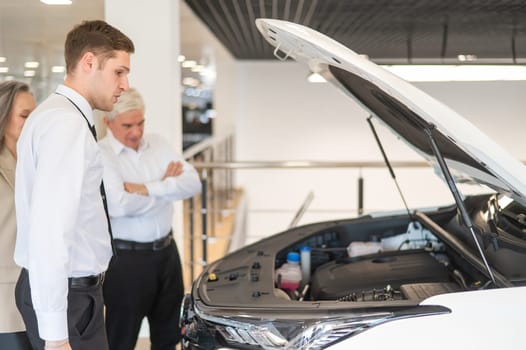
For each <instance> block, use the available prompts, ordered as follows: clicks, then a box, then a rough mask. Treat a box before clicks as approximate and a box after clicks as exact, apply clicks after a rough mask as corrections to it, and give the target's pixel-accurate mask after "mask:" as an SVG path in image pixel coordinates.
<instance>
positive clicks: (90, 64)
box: [80, 51, 97, 72]
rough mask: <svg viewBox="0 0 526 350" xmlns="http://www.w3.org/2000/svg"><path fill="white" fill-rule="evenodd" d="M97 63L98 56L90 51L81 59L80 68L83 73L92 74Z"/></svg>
mask: <svg viewBox="0 0 526 350" xmlns="http://www.w3.org/2000/svg"><path fill="white" fill-rule="evenodd" d="M96 63H97V56H95V54H94V53H93V52H91V51H88V52H86V53H84V55H82V57H81V58H80V66H81V68H82V70H83V71H85V72H90V71H91V70H92V69H93V68H94V67H95V65H96Z"/></svg>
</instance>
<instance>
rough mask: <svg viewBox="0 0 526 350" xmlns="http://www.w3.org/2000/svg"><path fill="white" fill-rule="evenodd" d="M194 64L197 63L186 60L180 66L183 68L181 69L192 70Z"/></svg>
mask: <svg viewBox="0 0 526 350" xmlns="http://www.w3.org/2000/svg"><path fill="white" fill-rule="evenodd" d="M196 64H197V63H196V62H195V61H192V60H187V61H184V62H183V63H181V66H183V68H192V67H193V66H195V65H196Z"/></svg>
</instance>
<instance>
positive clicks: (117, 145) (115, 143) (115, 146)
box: [106, 129, 148, 154]
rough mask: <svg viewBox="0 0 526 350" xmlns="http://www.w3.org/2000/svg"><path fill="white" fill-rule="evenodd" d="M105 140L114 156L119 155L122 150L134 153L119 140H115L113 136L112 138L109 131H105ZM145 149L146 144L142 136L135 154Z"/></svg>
mask: <svg viewBox="0 0 526 350" xmlns="http://www.w3.org/2000/svg"><path fill="white" fill-rule="evenodd" d="M106 138H107V139H108V143H109V145H110V147H111V149H112V150H113V152H114V153H115V154H120V153H121V152H123V151H124V150H129V151H130V152H135V150H134V149H131V148H129V147H126V146H125V145H123V144H122V143H121V142H120V141H119V140H117V139H116V138H115V136H113V134H112V132H111V130H110V129H106ZM147 148H148V142H147V141H146V140H145V139H144V136H143V138H142V140H141V143H140V145H139V150H138V152H137V153H140V152H143V151H144V150H145V149H147Z"/></svg>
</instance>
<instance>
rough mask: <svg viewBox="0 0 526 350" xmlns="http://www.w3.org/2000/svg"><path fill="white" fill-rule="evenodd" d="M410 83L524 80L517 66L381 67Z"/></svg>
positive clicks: (524, 73)
mask: <svg viewBox="0 0 526 350" xmlns="http://www.w3.org/2000/svg"><path fill="white" fill-rule="evenodd" d="M382 67H383V68H385V69H387V70H388V71H390V72H391V73H393V74H395V75H397V76H399V77H400V78H402V79H405V80H407V81H411V82H439V81H504V80H506V81H509V80H526V67H524V66H519V65H392V66H382Z"/></svg>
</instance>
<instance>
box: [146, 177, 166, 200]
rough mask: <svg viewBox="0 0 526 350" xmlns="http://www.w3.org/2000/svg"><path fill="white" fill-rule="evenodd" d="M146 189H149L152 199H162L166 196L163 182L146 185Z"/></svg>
mask: <svg viewBox="0 0 526 350" xmlns="http://www.w3.org/2000/svg"><path fill="white" fill-rule="evenodd" d="M144 186H146V189H148V195H149V196H152V197H162V196H163V194H164V191H163V183H162V182H161V181H156V182H150V183H147V184H144Z"/></svg>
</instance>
